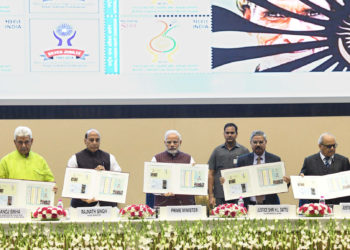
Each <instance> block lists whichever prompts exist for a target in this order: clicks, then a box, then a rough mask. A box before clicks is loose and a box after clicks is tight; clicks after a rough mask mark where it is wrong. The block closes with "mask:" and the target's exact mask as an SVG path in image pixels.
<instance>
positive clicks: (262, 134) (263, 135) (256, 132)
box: [250, 130, 267, 141]
mask: <svg viewBox="0 0 350 250" xmlns="http://www.w3.org/2000/svg"><path fill="white" fill-rule="evenodd" d="M254 136H262V137H264V140H265V141H267V137H266V134H265V132H264V131H261V130H254V131H253V132H252V134H251V135H250V141H252V140H253V138H254Z"/></svg>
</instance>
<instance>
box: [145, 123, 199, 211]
mask: <svg viewBox="0 0 350 250" xmlns="http://www.w3.org/2000/svg"><path fill="white" fill-rule="evenodd" d="M181 143H182V139H181V135H180V133H179V132H178V131H176V130H168V131H166V133H165V135H164V144H165V148H166V150H165V151H164V152H161V153H159V154H156V155H155V156H154V157H153V159H152V161H153V162H167V163H186V164H193V163H194V160H193V158H192V156H190V155H189V154H186V153H184V152H181V151H180V150H179V149H180V145H181ZM195 204H196V203H195V199H194V195H174V194H173V193H166V194H162V195H155V197H154V205H155V206H176V205H195Z"/></svg>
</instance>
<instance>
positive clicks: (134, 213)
mask: <svg viewBox="0 0 350 250" xmlns="http://www.w3.org/2000/svg"><path fill="white" fill-rule="evenodd" d="M119 213H120V215H121V216H123V217H127V218H129V219H143V218H148V217H151V216H153V215H154V211H153V209H152V208H150V207H149V206H147V205H144V204H139V205H129V206H127V207H125V208H122V209H120V210H119Z"/></svg>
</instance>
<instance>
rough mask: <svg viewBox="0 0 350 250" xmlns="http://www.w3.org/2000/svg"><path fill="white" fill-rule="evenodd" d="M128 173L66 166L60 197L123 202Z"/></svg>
mask: <svg viewBox="0 0 350 250" xmlns="http://www.w3.org/2000/svg"><path fill="white" fill-rule="evenodd" d="M128 180H129V173H121V172H113V171H97V170H95V169H84V168H66V173H65V176H64V184H63V190H62V197H69V198H77V199H92V198H95V199H96V200H100V201H110V202H119V203H125V199H126V193H127V188H128Z"/></svg>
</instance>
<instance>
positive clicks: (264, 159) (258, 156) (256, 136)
mask: <svg viewBox="0 0 350 250" xmlns="http://www.w3.org/2000/svg"><path fill="white" fill-rule="evenodd" d="M266 144H267V139H266V135H265V133H264V132H263V131H259V130H256V131H253V132H252V134H251V136H250V145H251V147H252V151H253V152H252V153H249V154H245V155H242V156H240V157H238V162H237V167H244V166H250V165H255V164H263V163H271V162H279V161H281V158H280V157H279V156H277V155H274V154H271V153H268V152H266V151H265V149H266ZM283 180H284V181H285V182H287V183H288V184H289V183H290V178H289V177H287V176H284V177H283ZM257 204H266V205H268V204H269V205H278V204H280V199H279V197H278V195H277V194H268V195H259V196H255V197H248V198H244V206H245V207H247V206H248V205H257Z"/></svg>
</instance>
